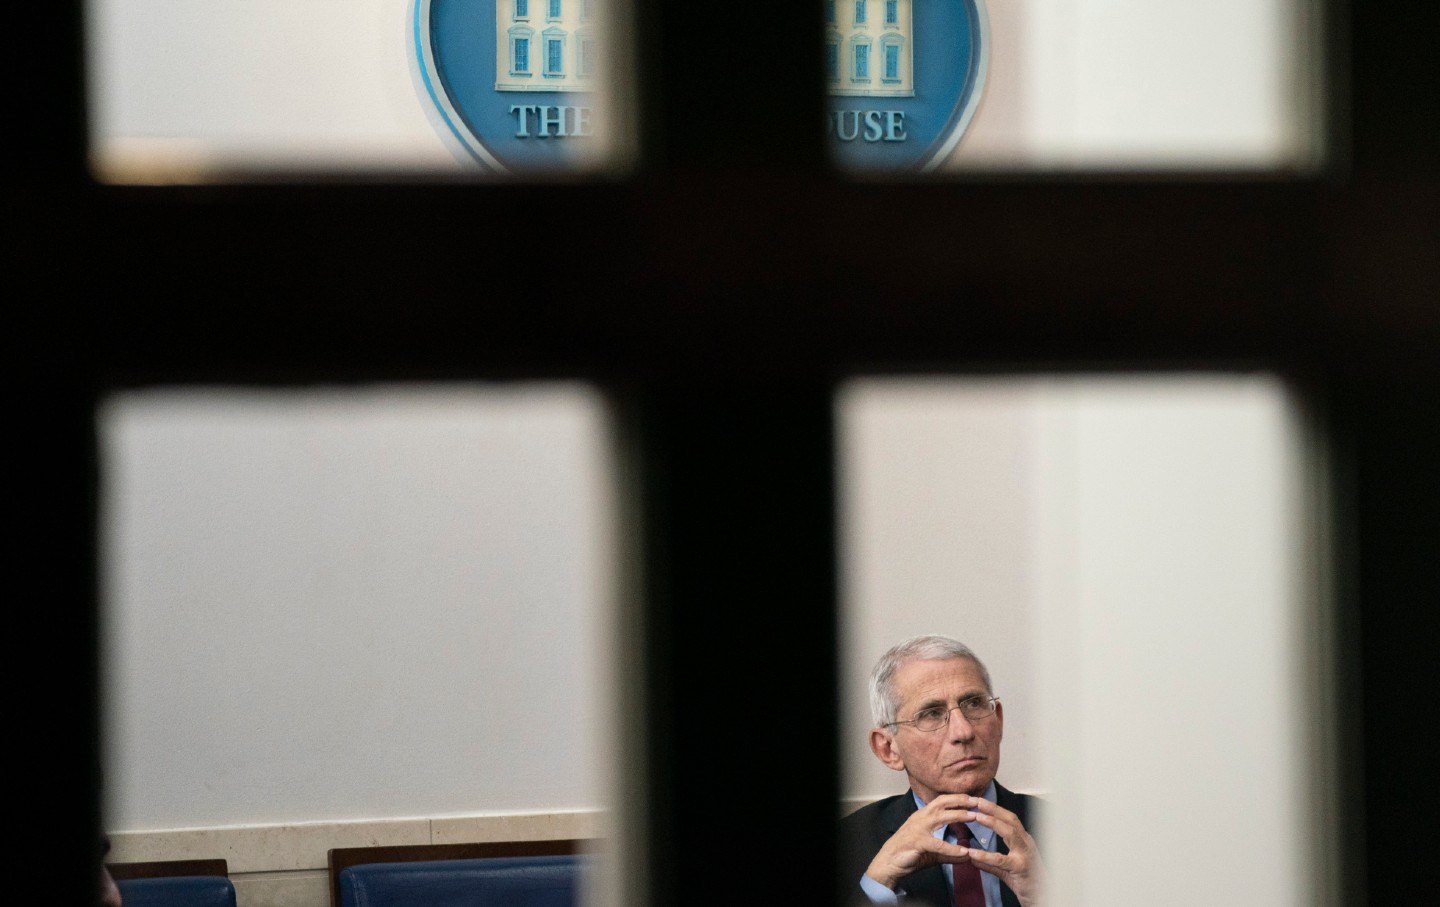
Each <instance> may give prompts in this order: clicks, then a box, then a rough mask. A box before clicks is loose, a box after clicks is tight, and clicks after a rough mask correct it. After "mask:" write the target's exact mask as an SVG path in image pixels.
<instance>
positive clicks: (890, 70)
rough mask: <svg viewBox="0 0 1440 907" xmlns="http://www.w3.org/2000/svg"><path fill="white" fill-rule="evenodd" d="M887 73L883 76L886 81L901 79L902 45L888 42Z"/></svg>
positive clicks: (886, 50) (886, 49)
mask: <svg viewBox="0 0 1440 907" xmlns="http://www.w3.org/2000/svg"><path fill="white" fill-rule="evenodd" d="M884 51H885V75H884V76H883V77H882V78H884V80H885V81H886V82H898V81H900V45H899V44H886V45H885V48H884Z"/></svg>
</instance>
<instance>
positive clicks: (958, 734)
mask: <svg viewBox="0 0 1440 907" xmlns="http://www.w3.org/2000/svg"><path fill="white" fill-rule="evenodd" d="M946 720H947V721H948V722H949V724H948V725H947V733H949V734H950V736H951V737H952V738H954V739H956V740H969V739H971V738H972V737H974V736H975V724H974V723H973V722H972V721H971V720H970V719H969V718H966V717H965V713H964V712H963V711H961V710H960V707H959V706H958V705H957V706H956V707H955V708H953V709H951V710H950V714H949V715H948V716H947V717H946Z"/></svg>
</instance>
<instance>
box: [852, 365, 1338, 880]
mask: <svg viewBox="0 0 1440 907" xmlns="http://www.w3.org/2000/svg"><path fill="white" fill-rule="evenodd" d="M838 412H839V423H838V424H839V427H840V436H839V437H840V451H841V457H842V461H841V470H840V477H841V482H842V485H841V488H842V493H841V499H840V506H841V511H840V512H841V514H842V535H841V538H842V548H841V554H842V564H843V572H842V578H843V584H844V592H843V598H844V608H843V613H842V621H841V625H842V628H843V634H842V646H843V648H842V653H841V662H840V663H841V667H842V678H841V680H842V683H841V691H842V697H843V698H842V702H841V716H842V718H841V720H842V729H841V740H842V763H843V796H844V797H845V803H844V808H845V810H846V811H847V812H848V811H850V810H854V809H856V808H858V807H861V806H862V805H864V804H868V803H870V802H873V801H876V800H880V799H883V798H887V797H891V796H895V795H900V796H902V797H903V796H905V795H906V794H905V792H906V791H907V788H910V787H912V786H913V783H914V779H915V777H916V776H917V775H918V776H920V778H921V780H922V781H924V780H925V772H926V771H927V769H926V766H927V765H929V764H930V763H929V762H926V761H924V760H923V759H920V757H921V756H923V755H924V753H925V752H926V751H924V750H923V746H924V740H923V739H917V737H916V735H917V734H918V732H916V731H914V730H912V729H910V728H896V729H895V730H894V733H895V734H896V735H901V734H905V735H911V739H909V741H908V742H906V741H905V740H904V739H902V738H898V737H897V739H901V741H902V744H903V745H904V746H907V747H911V748H912V749H911V750H910V752H911V753H912V754H918V755H917V756H916V758H917V759H920V761H918V762H916V761H912V763H911V764H910V765H918V766H919V767H918V768H916V769H915V771H914V772H910V771H908V769H909V767H910V765H907V766H906V768H907V771H897V770H895V769H894V768H893V767H891V766H887V765H886V764H882V762H881V761H880V760H879V759H877V758H876V755H875V754H874V753H872V751H871V745H870V736H871V735H872V733H873V732H872V730H871V729H872V728H873V727H874V726H875V720H874V718H873V717H872V715H871V712H870V707H869V702H868V698H867V689H866V682H867V677H868V675H869V672H870V670H871V666H872V665H873V664H874V663H875V662H876V660H877V658H878V657H879V656H880V655H881V654H882V653H883V652H884V651H885V650H886V649H887V648H888V647H889V646H891V645H892V644H895V643H897V642H899V641H900V640H902V639H905V638H907V637H910V636H914V635H919V634H930V633H938V634H945V635H948V636H952V637H956V638H958V639H959V640H961V641H962V642H964V643H966V644H968V645H969V646H970V647H971V648H972V649H973V650H974V651H975V652H976V653H977V654H978V655H979V657H980V658H981V659H982V660H984V661H985V663H986V666H987V667H988V669H989V673H990V675H991V680H992V681H993V689H992V692H993V694H994V695H995V696H998V697H999V698H1000V701H1001V706H1002V709H1003V714H1002V715H999V716H992V718H991V719H982V721H983V720H990V721H994V720H996V719H997V718H998V719H999V720H1000V723H999V725H998V726H997V727H994V728H993V730H994V731H995V735H994V740H993V741H991V743H993V747H991V748H990V749H989V751H987V752H986V753H985V754H984V755H985V756H986V759H987V761H986V763H985V767H986V768H987V769H988V771H989V772H991V773H992V775H993V779H994V780H995V781H996V782H997V783H998V784H999V785H1001V786H1002V787H1004V788H1008V789H1009V790H1011V791H1014V792H1018V793H1023V794H1030V795H1035V796H1038V797H1039V798H1040V803H1039V805H1038V806H1033V808H1034V809H1036V811H1037V815H1038V819H1036V820H1035V821H1034V822H1032V823H1031V824H1032V826H1033V827H1031V828H1029V829H1027V830H1028V831H1030V832H1031V833H1032V834H1033V835H1034V836H1035V837H1036V839H1037V842H1038V846H1039V851H1040V853H1041V855H1042V857H1043V862H1044V864H1045V866H1046V868H1047V870H1048V873H1049V875H1050V877H1051V884H1052V885H1053V886H1054V894H1053V900H1054V901H1055V902H1057V903H1064V904H1069V905H1077V907H1086V905H1106V907H1115V905H1130V904H1134V905H1141V904H1159V903H1163V904H1167V905H1181V907H1185V905H1195V907H1208V905H1212V904H1215V903H1217V902H1223V903H1226V904H1237V905H1241V904H1243V905H1257V907H1259V905H1273V904H1289V905H1294V907H1302V905H1311V904H1318V903H1333V900H1329V898H1331V897H1333V891H1332V890H1331V889H1330V888H1329V887H1328V885H1329V884H1330V882H1329V880H1330V879H1332V878H1333V874H1328V875H1327V870H1326V867H1328V866H1333V865H1334V860H1333V859H1332V856H1333V854H1334V853H1335V849H1334V847H1335V839H1334V837H1333V835H1332V834H1331V831H1330V829H1331V828H1332V827H1334V826H1335V824H1336V822H1337V816H1336V814H1335V806H1336V801H1335V798H1334V794H1333V791H1334V789H1335V775H1334V771H1333V764H1332V760H1333V758H1334V752H1335V748H1334V745H1335V741H1334V740H1333V739H1332V738H1330V737H1328V736H1327V734H1328V733H1329V732H1328V731H1326V730H1325V728H1324V727H1323V726H1324V725H1325V724H1326V722H1325V721H1323V720H1321V721H1317V720H1315V716H1317V715H1330V714H1333V700H1332V698H1331V697H1332V693H1331V692H1330V691H1329V687H1328V683H1329V681H1330V677H1331V674H1330V673H1329V669H1328V665H1329V663H1330V661H1329V659H1330V657H1331V652H1330V649H1329V646H1330V643H1329V641H1328V638H1327V636H1326V631H1325V629H1324V628H1325V627H1327V626H1329V621H1330V615H1329V611H1328V608H1327V605H1326V602H1325V601H1324V600H1323V598H1322V597H1321V595H1320V592H1319V590H1320V589H1321V588H1323V586H1322V585H1321V578H1320V577H1319V576H1318V574H1319V571H1320V568H1319V567H1317V563H1321V562H1323V559H1322V557H1321V555H1320V552H1321V550H1322V549H1321V548H1320V544H1319V543H1320V540H1321V537H1322V533H1323V530H1321V529H1319V528H1318V527H1320V526H1322V525H1323V524H1324V522H1325V521H1324V514H1323V513H1321V512H1320V509H1319V505H1318V503H1317V501H1318V498H1317V497H1316V496H1315V494H1314V488H1315V487H1317V485H1316V484H1314V479H1313V477H1314V475H1315V472H1314V470H1315V467H1316V463H1315V462H1313V461H1312V460H1311V459H1310V456H1311V455H1312V454H1313V450H1314V448H1313V447H1311V446H1310V445H1309V444H1308V443H1307V439H1306V432H1305V430H1304V429H1303V426H1302V424H1301V420H1300V419H1299V418H1298V416H1297V410H1296V408H1295V404H1294V402H1293V401H1292V400H1291V398H1290V396H1289V394H1288V393H1287V392H1286V390H1285V388H1284V387H1283V386H1282V385H1281V384H1280V383H1278V382H1277V381H1275V380H1273V379H1270V378H1267V377H1263V376H1234V377H1218V376H1217V377H1195V378H1178V377H1177V378H1169V379H1154V378H1116V379H1098V378H1096V379H1071V380H1067V379H1050V380H1045V379H1033V380H1028V379H1027V380H1013V381H1011V380H990V381H984V380H970V381H967V380H961V379H955V380H932V381H920V380H902V379H884V380H880V379H876V380H862V381H856V382H854V383H853V384H851V385H850V386H849V387H848V388H847V389H846V390H845V392H844V393H843V394H842V395H841V397H840V401H839V410H838ZM947 702H948V701H947ZM922 704H923V703H922ZM948 704H950V705H954V704H955V703H954V702H948ZM957 714H958V713H957ZM898 717H899V718H904V717H908V716H906V715H900V716H898ZM951 722H952V731H942V732H938V733H940V734H941V735H942V736H944V735H947V734H948V735H950V736H951V737H953V738H954V740H953V741H948V742H947V743H946V744H944V746H948V747H950V748H951V749H953V750H961V749H965V748H966V747H967V746H968V747H972V749H973V748H974V747H977V746H979V744H971V743H967V742H966V741H965V734H964V733H962V731H961V730H960V729H959V728H960V725H959V722H960V719H959V718H958V717H955V718H952V719H951ZM1002 738H1003V743H1004V745H1003V758H1001V753H1002V747H1001V745H1000V741H1001V739H1002ZM982 742H983V741H982ZM940 746H941V744H936V747H937V748H938V747H940ZM948 751H949V750H942V751H941V752H942V755H943V753H944V752H948ZM972 754H973V753H972ZM935 761H936V762H937V763H938V764H942V765H947V766H948V765H950V764H951V763H952V761H953V760H948V759H937V760H935ZM946 771H948V769H947V770H946ZM957 771H958V770H957ZM939 774H940V777H941V778H942V779H944V781H943V783H945V784H949V783H951V781H952V780H953V779H951V778H950V776H949V775H947V774H944V773H943V772H942V773H939ZM965 777H967V778H968V777H969V776H968V775H967V776H965ZM962 780H963V779H962ZM937 789H939V788H937ZM1217 803H1224V804H1227V805H1226V806H1224V807H1219V808H1217V807H1216V804H1217ZM861 819H863V815H862V817H861ZM861 819H857V822H858V821H861ZM1217 842H1223V844H1217ZM1217 846H1219V847H1221V848H1222V849H1223V850H1224V852H1225V854H1226V856H1225V858H1224V860H1223V861H1222V862H1223V864H1224V865H1223V867H1217V871H1216V872H1212V873H1207V874H1206V876H1205V883H1204V884H1203V885H1198V884H1195V873H1196V871H1197V870H1196V866H1197V854H1201V853H1205V852H1213V851H1214V849H1215V848H1216V847H1217ZM860 874H863V869H862V870H861V871H860V872H857V875H856V884H857V886H858V884H859V875H860ZM916 884H920V883H916ZM942 884H943V883H942Z"/></svg>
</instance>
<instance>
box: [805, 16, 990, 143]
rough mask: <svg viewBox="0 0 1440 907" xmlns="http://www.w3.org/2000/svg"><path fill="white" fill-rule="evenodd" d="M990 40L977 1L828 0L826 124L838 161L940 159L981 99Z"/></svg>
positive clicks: (960, 134)
mask: <svg viewBox="0 0 1440 907" xmlns="http://www.w3.org/2000/svg"><path fill="white" fill-rule="evenodd" d="M989 44H990V41H989V21H988V19H987V17H986V14H985V6H984V0H825V67H826V79H827V83H828V85H829V89H830V105H829V114H828V116H827V117H826V123H825V132H826V136H827V138H828V139H829V141H830V143H831V147H832V149H833V153H834V156H835V160H836V162H837V163H838V164H839V165H840V166H841V167H842V168H844V169H846V170H851V171H861V172H865V171H907V170H931V169H934V168H935V167H938V166H939V165H940V164H941V163H942V162H943V161H944V160H945V158H946V157H947V156H948V155H949V154H950V152H951V151H953V150H954V149H955V146H956V145H957V144H959V142H960V137H961V136H962V135H963V134H964V132H965V129H966V128H967V127H968V126H969V125H970V120H971V118H972V117H973V116H974V115H975V108H976V106H977V105H978V104H979V103H980V94H981V91H982V89H983V88H984V83H985V71H986V68H987V65H988V62H989Z"/></svg>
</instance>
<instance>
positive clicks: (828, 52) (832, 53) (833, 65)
mask: <svg viewBox="0 0 1440 907" xmlns="http://www.w3.org/2000/svg"><path fill="white" fill-rule="evenodd" d="M825 75H826V77H827V78H829V79H830V81H832V82H838V81H840V44H839V42H837V41H827V42H825Z"/></svg>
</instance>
